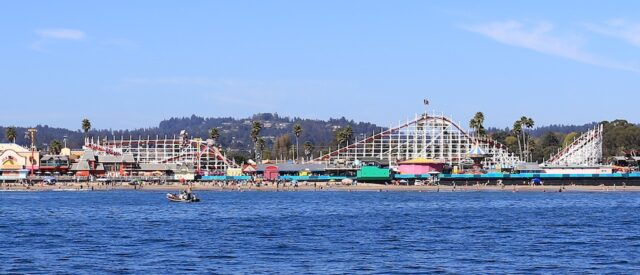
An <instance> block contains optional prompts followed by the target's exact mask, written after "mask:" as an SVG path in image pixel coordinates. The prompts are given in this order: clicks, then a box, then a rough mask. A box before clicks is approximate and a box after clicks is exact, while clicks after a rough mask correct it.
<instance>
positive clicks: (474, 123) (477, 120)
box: [469, 112, 486, 136]
mask: <svg viewBox="0 0 640 275" xmlns="http://www.w3.org/2000/svg"><path fill="white" fill-rule="evenodd" d="M483 124H484V114H483V113H482V112H477V113H476V115H475V116H473V118H472V119H471V120H470V121H469V128H471V129H474V130H475V132H476V135H478V136H484V135H486V131H485V129H484V126H483Z"/></svg>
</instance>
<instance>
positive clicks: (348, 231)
mask: <svg viewBox="0 0 640 275" xmlns="http://www.w3.org/2000/svg"><path fill="white" fill-rule="evenodd" d="M199 195H200V196H201V198H202V202H201V203H196V204H181V203H170V202H168V201H167V200H166V199H165V198H164V193H163V192H135V191H113V192H4V193H0V273H3V274H4V273H29V274H38V273H41V274H55V273H74V274H99V273H118V274H128V273H134V274H167V273H223V274H226V273H234V274H235V273H243V274H259V273H294V274H310V273H318V274H344V273H367V274H392V273H395V274H398V273H402V274H407V273H449V272H452V273H526V274H531V273H553V274H557V273H604V272H610V273H618V274H619V273H625V274H630V273H640V193H510V192H457V193H418V192H200V193H199Z"/></svg>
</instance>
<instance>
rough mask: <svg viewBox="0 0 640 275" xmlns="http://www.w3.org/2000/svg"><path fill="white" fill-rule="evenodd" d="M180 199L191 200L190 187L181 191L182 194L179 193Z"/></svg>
mask: <svg viewBox="0 0 640 275" xmlns="http://www.w3.org/2000/svg"><path fill="white" fill-rule="evenodd" d="M180 198H181V199H183V200H191V199H192V198H193V195H192V193H191V187H187V189H185V190H182V192H180Z"/></svg>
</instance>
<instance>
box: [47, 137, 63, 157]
mask: <svg viewBox="0 0 640 275" xmlns="http://www.w3.org/2000/svg"><path fill="white" fill-rule="evenodd" d="M60 151H62V143H61V142H60V141H59V140H57V139H54V140H53V141H51V144H49V154H52V155H59V154H60Z"/></svg>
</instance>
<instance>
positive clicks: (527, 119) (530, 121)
mask: <svg viewBox="0 0 640 275" xmlns="http://www.w3.org/2000/svg"><path fill="white" fill-rule="evenodd" d="M521 120H522V124H523V125H524V128H526V129H529V130H531V129H533V125H535V122H534V121H533V119H532V118H530V117H524V116H523V117H522V118H521ZM523 130H524V129H523ZM522 132H523V133H524V131H522ZM528 136H529V135H527V134H525V135H524V136H523V139H522V140H523V141H524V144H525V146H526V147H525V152H526V157H527V160H529V159H530V158H531V152H530V150H529V142H527V137H528ZM529 139H530V137H529Z"/></svg>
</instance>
